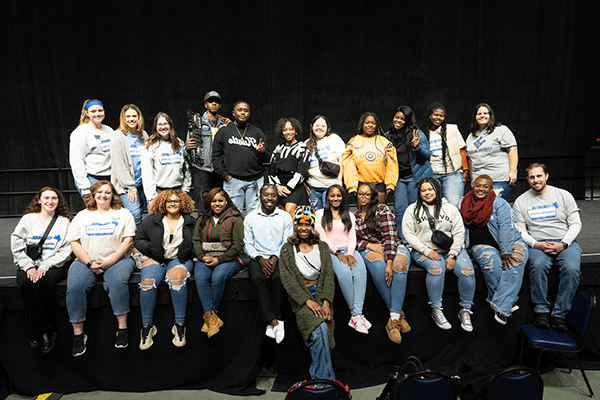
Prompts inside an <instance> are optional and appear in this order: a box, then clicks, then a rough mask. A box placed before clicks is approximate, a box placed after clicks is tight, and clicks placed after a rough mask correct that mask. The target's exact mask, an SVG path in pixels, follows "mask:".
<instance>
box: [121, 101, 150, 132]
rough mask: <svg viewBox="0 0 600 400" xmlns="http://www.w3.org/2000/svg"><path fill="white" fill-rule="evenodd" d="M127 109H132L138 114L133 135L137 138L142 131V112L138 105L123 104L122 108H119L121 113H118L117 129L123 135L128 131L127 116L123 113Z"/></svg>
mask: <svg viewBox="0 0 600 400" xmlns="http://www.w3.org/2000/svg"><path fill="white" fill-rule="evenodd" d="M129 110H133V111H135V112H136V113H137V115H138V123H137V126H136V127H135V134H134V135H135V136H137V137H138V138H141V137H142V134H143V133H144V117H143V116H142V112H141V111H140V109H139V107H138V106H136V105H135V104H125V105H124V106H123V108H121V114H120V115H119V130H120V131H121V132H123V133H124V134H125V135H126V134H127V133H128V132H129V126H128V125H127V118H125V113H126V112H127V111H129Z"/></svg>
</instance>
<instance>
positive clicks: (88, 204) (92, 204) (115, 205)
mask: <svg viewBox="0 0 600 400" xmlns="http://www.w3.org/2000/svg"><path fill="white" fill-rule="evenodd" d="M104 185H108V186H109V187H110V190H111V191H112V199H111V200H110V208H111V209H113V210H120V209H121V208H123V202H122V201H121V198H120V197H119V195H118V194H117V189H115V187H114V186H113V184H112V183H110V182H109V181H98V182H96V183H94V184H93V185H92V187H91V189H90V192H91V193H90V195H89V196H88V198H87V199H86V200H85V208H86V209H87V210H89V211H96V210H97V209H98V205H97V204H96V199H95V197H96V193H98V190H100V188H101V187H102V186H104Z"/></svg>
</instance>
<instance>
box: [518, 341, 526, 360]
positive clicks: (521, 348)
mask: <svg viewBox="0 0 600 400" xmlns="http://www.w3.org/2000/svg"><path fill="white" fill-rule="evenodd" d="M523 347H525V340H523V338H521V340H520V346H519V365H522V363H521V360H523Z"/></svg>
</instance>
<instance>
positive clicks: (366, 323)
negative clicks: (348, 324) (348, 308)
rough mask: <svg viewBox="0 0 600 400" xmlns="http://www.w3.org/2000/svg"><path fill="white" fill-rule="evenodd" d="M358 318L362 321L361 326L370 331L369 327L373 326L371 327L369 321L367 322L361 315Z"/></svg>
mask: <svg viewBox="0 0 600 400" xmlns="http://www.w3.org/2000/svg"><path fill="white" fill-rule="evenodd" d="M358 318H360V319H361V320H362V323H363V325H364V326H366V327H367V329H371V327H372V326H373V325H371V323H370V322H369V320H367V319H366V318H365V316H364V315H362V314H361V315H359V316H358Z"/></svg>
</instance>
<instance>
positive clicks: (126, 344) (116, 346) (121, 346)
mask: <svg viewBox="0 0 600 400" xmlns="http://www.w3.org/2000/svg"><path fill="white" fill-rule="evenodd" d="M127 346H129V338H127V343H125V345H122V344H116V343H115V348H117V349H126V348H127Z"/></svg>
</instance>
